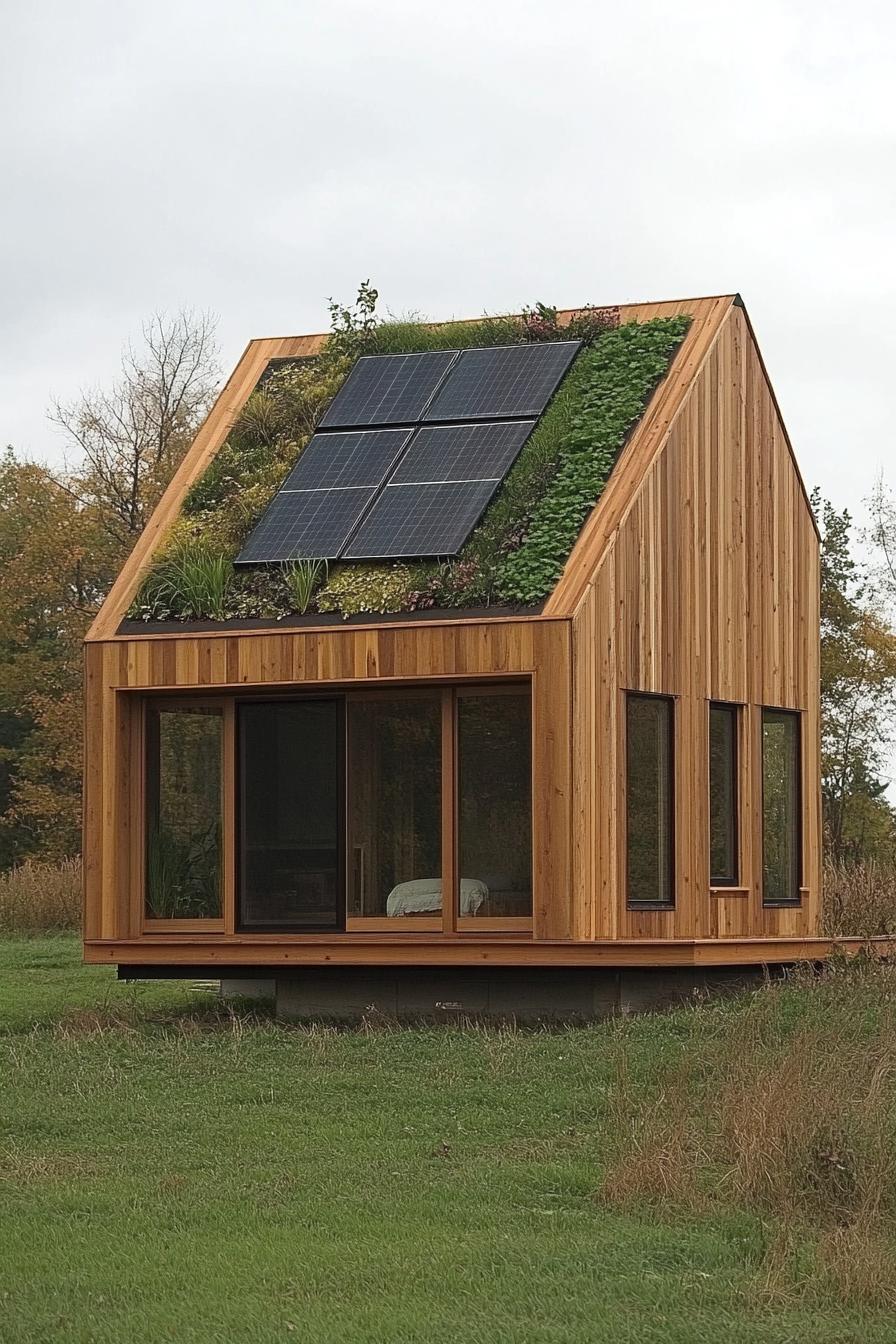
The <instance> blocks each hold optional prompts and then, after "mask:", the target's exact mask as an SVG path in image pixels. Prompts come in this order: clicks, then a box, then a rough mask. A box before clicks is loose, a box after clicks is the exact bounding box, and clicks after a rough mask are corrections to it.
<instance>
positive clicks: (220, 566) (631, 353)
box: [129, 282, 690, 621]
mask: <svg viewBox="0 0 896 1344" xmlns="http://www.w3.org/2000/svg"><path fill="white" fill-rule="evenodd" d="M377 299H378V296H377V293H376V290H375V289H373V288H371V286H370V284H369V282H365V283H364V284H363V285H362V286H361V287H360V289H359V292H358V297H357V300H356V302H355V303H354V304H353V305H351V306H349V307H344V306H342V305H340V304H337V303H335V302H332V301H331V303H330V317H331V333H330V336H329V338H328V340H327V341H326V343H325V344H324V346H323V348H322V350H321V352H320V354H318V355H317V356H315V357H313V358H309V359H301V360H295V361H289V362H285V363H284V364H282V365H280V366H273V367H271V368H269V370H268V372H267V373H266V375H264V376H263V377H262V379H261V381H260V383H259V385H258V387H256V389H255V391H254V392H253V393H252V394H251V395H250V397H249V398H248V400H247V402H246V404H245V406H244V407H243V409H242V411H241V413H240V415H239V416H238V418H237V420H236V422H235V423H234V425H233V428H232V430H231V432H230V434H229V436H228V438H227V441H226V442H225V443H224V445H223V446H222V447H221V449H220V451H219V452H218V454H217V456H216V457H215V458H214V460H213V461H212V462H211V463H210V464H209V466H208V468H207V469H206V471H205V473H204V475H203V476H202V477H201V478H200V479H199V480H198V481H197V482H195V483H194V485H193V486H192V487H191V489H190V490H189V492H188V494H187V496H186V498H185V500H184V504H183V508H182V510H181V515H180V517H179V518H178V519H177V521H176V522H175V523H174V525H173V526H172V527H171V529H170V530H169V533H168V535H167V536H166V538H165V541H164V544H163V547H162V550H161V552H160V554H159V555H158V556H157V558H156V560H155V562H154V564H153V566H152V567H151V569H150V571H149V573H148V574H147V576H146V579H145V580H144V583H143V585H142V587H141V590H140V592H139V594H138V596H137V598H136V599H135V602H134V604H133V606H132V608H131V612H130V613H129V614H130V616H131V618H132V619H139V620H144V621H157V620H171V619H174V620H190V619H196V618H205V619H212V620H224V619H234V618H245V617H261V618H266V619H269V620H279V619H281V618H283V617H285V616H288V615H294V614H302V613H304V612H308V611H312V610H317V611H319V612H336V613H341V614H342V615H344V616H346V617H347V616H351V615H356V614H360V613H364V612H369V613H386V612H396V611H415V610H422V609H425V608H435V607H438V608H442V607H470V606H487V605H492V604H508V603H511V604H523V605H532V604H536V603H538V602H540V601H542V600H543V599H544V598H545V597H546V596H547V595H548V594H549V593H550V591H551V590H552V588H553V587H554V585H555V583H556V581H557V579H558V577H559V575H560V573H561V571H562V569H563V565H564V564H565V561H566V558H567V556H568V555H569V552H570V550H571V549H572V546H573V545H574V543H575V540H576V537H577V536H578V533H579V531H580V529H581V527H582V524H583V523H584V521H585V519H586V517H587V516H588V513H589V512H590V510H591V508H592V507H593V505H594V504H595V503H596V501H597V500H598V498H599V497H600V493H601V491H602V490H603V487H604V485H605V484H606V481H607V479H608V477H609V474H610V472H611V470H612V468H613V465H614V463H615V461H616V458H617V457H618V455H619V452H620V450H621V448H622V447H623V445H624V443H625V441H626V438H627V436H628V434H629V432H630V430H631V428H632V427H633V425H634V424H635V423H636V422H637V421H638V420H639V419H640V417H641V415H642V414H643V412H644V409H645V407H646V405H647V402H648V401H649V399H650V396H651V393H652V392H653V389H654V388H655V386H656V385H657V383H658V382H659V381H660V380H661V379H662V377H663V376H664V375H665V373H666V371H667V370H668V367H669V364H670V362H671V360H672V357H673V356H674V354H675V351H676V350H677V348H678V346H679V344H680V343H681V341H682V339H683V338H684V335H685V332H686V331H687V328H688V325H689V321H690V319H689V318H687V317H672V318H656V319H653V320H652V321H649V322H644V323H628V324H626V325H624V326H620V325H619V317H618V310H616V309H601V308H594V307H590V306H586V307H585V308H582V309H581V310H579V312H578V313H577V315H576V316H575V317H574V318H573V320H572V322H570V323H567V324H566V325H561V324H560V323H559V321H558V317H557V311H556V309H554V308H551V307H549V306H547V305H545V304H536V305H535V306H534V307H533V308H524V309H523V311H522V313H521V314H520V315H519V316H513V317H488V316H486V317H483V318H481V319H479V320H478V321H474V322H447V323H442V324H439V325H430V324H428V323H426V322H424V321H423V320H422V319H418V318H416V317H411V318H402V319H399V320H394V319H393V320H388V321H380V320H379V319H378V317H377V313H376V304H377ZM570 338H576V339H581V340H582V341H583V342H584V348H583V350H582V351H581V353H580V354H579V355H578V357H577V358H576V360H575V362H574V363H573V365H572V367H571V369H570V371H569V373H568V374H567V376H566V378H565V379H564V380H563V382H562V383H561V385H560V387H559V389H558V391H557V393H556V395H555V396H554V398H553V400H552V401H551V403H550V405H549V406H548V409H547V411H546V412H545V414H544V415H543V416H542V418H541V420H540V421H539V422H538V424H537V426H536V428H535V430H534V431H533V433H532V435H531V436H530V438H529V439H528V441H527V442H526V443H525V445H524V446H523V449H522V451H521V452H520V455H519V457H518V458H517V459H516V462H515V463H514V465H513V467H512V468H511V470H510V472H509V473H508V475H507V478H506V479H505V481H504V482H503V484H502V485H501V487H500V489H499V490H498V492H497V494H496V495H495V497H494V499H493V500H492V502H491V504H490V506H489V508H488V509H487V511H486V513H485V515H484V517H483V518H482V520H481V521H480V523H479V524H478V526H477V527H476V529H475V530H474V532H473V533H472V535H471V536H470V538H469V540H468V541H467V542H466V544H465V545H464V547H463V549H462V550H461V552H460V554H459V555H458V556H457V557H455V558H453V559H450V560H446V561H443V562H435V561H421V562H416V563H414V562H410V563H408V562H401V563H399V562H385V563H376V564H370V563H349V562H343V563H338V564H333V565H331V566H330V567H327V566H326V565H323V564H320V565H315V564H314V563H313V562H312V563H311V564H310V565H302V566H300V567H299V569H298V570H297V569H296V568H295V567H294V566H269V567H264V568H259V569H252V570H244V569H241V570H236V569H234V566H233V560H234V557H235V556H236V555H237V553H238V552H239V550H240V547H241V545H242V543H243V541H244V540H245V538H246V537H247V536H248V534H249V532H250V531H251V530H252V528H253V527H254V526H255V524H256V522H257V521H258V519H259V517H260V516H261V514H262V513H263V512H264V510H265V509H266V507H267V505H268V504H269V503H270V501H271V499H272V498H273V496H274V495H275V494H276V492H277V490H278V489H279V488H280V486H281V485H282V483H283V481H284V480H285V478H286V476H287V475H288V474H289V472H290V471H291V470H292V468H293V467H294V466H295V462H296V459H297V458H298V456H299V454H300V453H301V452H302V450H303V449H304V447H305V445H306V444H307V443H308V441H309V439H310V438H311V435H312V434H313V432H314V429H315V426H316V424H317V423H318V421H319V419H320V416H321V415H322V413H323V411H324V409H325V408H326V406H327V405H328V404H329V402H330V400H331V399H332V397H333V396H334V395H335V393H336V391H337V390H338V389H339V387H340V386H341V384H342V382H343V380H344V379H345V377H346V375H347V374H348V372H349V370H350V368H351V367H352V365H353V363H354V362H355V360H356V359H357V358H358V356H359V355H361V354H396V353H403V352H407V351H416V350H438V349H456V348H459V347H460V348H468V347H474V346H490V345H508V344H516V343H523V342H530V341H552V340H569V339H570ZM191 558H192V559H193V560H194V561H195V563H192V564H191ZM197 573H198V574H199V575H200V576H204V577H200V579H199V580H198V581H197ZM203 582H205V583H206V592H205V595H204V593H203Z"/></svg>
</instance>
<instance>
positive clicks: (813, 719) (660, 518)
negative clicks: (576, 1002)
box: [573, 306, 821, 938]
mask: <svg viewBox="0 0 896 1344" xmlns="http://www.w3.org/2000/svg"><path fill="white" fill-rule="evenodd" d="M632 446H633V445H630V447H632ZM636 451H637V449H636ZM622 465H623V464H622V463H620V466H622ZM602 509H603V503H602V504H601V505H599V506H598V508H597V509H596V510H595V512H594V514H593V515H592V520H593V521H595V520H597V519H599V516H600V514H601V511H602ZM592 541H593V543H594V545H595V559H596V565H595V569H594V571H593V573H592V575H591V578H590V581H589V582H588V583H587V584H586V586H585V588H584V590H583V594H582V597H581V600H580V604H579V607H578V610H577V612H576V615H575V618H574V622H573V630H574V634H573V687H574V691H573V694H574V700H573V719H574V730H573V731H574V747H573V779H574V794H573V816H574V818H575V842H574V845H573V863H574V886H575V892H576V896H575V901H576V904H577V906H578V907H579V908H580V909H581V910H582V912H583V921H584V923H585V925H586V926H587V929H588V931H589V936H591V937H596V938H633V937H640V938H665V937H675V938H743V937H747V936H770V937H799V936H808V935H812V934H815V933H817V931H818V927H819V918H820V845H821V835H820V795H819V783H818V781H819V757H818V735H819V703H818V676H819V647H818V621H819V611H818V601H819V597H818V583H819V572H818V544H817V534H816V530H815V524H814V520H813V518H812V515H811V511H810V509H809V507H808V503H807V500H806V497H805V492H804V490H803V487H802V482H801V481H800V479H799V476H798V473H797V472H796V470H795V468H794V465H793V459H792V455H791V451H790V445H789V443H788V442H787V439H786V435H785V433H784V428H783V425H782V423H781V420H780V415H779V412H778V409H777V406H776V404H775V401H774V398H773V396H772V393H771V389H770V387H769V385H768V380H767V378H766V375H765V370H764V368H763V366H762V363H761V360H760V359H759V355H758V350H757V348H756V345H755V342H754V339H753V336H752V332H751V330H750V328H749V325H748V323H747V321H746V315H745V314H744V312H743V310H742V309H741V308H740V307H737V306H729V307H728V309H727V310H726V312H725V314H724V318H723V320H722V322H721V323H720V324H719V325H718V326H717V327H716V328H715V334H714V336H713V338H712V341H711V342H710V344H709V345H708V347H707V348H706V349H705V350H704V351H703V353H702V356H701V360H700V372H699V373H698V374H697V376H696V378H695V380H694V382H693V383H692V385H691V387H690V389H689V390H688V392H687V395H686V396H685V398H684V400H683V401H682V404H681V405H680V407H679V408H678V411H677V412H676V415H675V418H674V421H673V423H672V425H671V428H670V430H669V433H668V435H667V436H666V438H665V441H664V442H663V444H662V446H661V447H660V448H659V450H658V451H657V452H656V453H655V454H654V455H653V457H652V460H651V463H650V465H649V466H648V467H647V468H646V469H645V470H644V472H643V474H642V476H641V478H640V483H639V484H637V485H636V486H633V488H632V489H631V490H630V491H629V492H628V498H627V501H626V503H625V507H620V508H619V510H618V514H616V515H614V526H613V527H612V528H610V529H609V530H600V531H598V530H597V529H595V530H594V532H593V536H592ZM626 690H633V691H653V692H657V693H661V694H665V695H670V696H674V697H675V718H676V737H675V744H676V751H675V792H676V808H675V831H676V862H675V888H676V905H675V909H674V910H632V909H627V908H626V901H625V796H624V795H625V778H624V760H623V752H624V735H623V732H622V716H623V713H624V692H625V691H626ZM711 700H724V701H731V702H734V703H737V704H742V705H744V706H745V709H744V711H743V714H742V716H741V735H740V744H739V745H740V753H739V762H740V763H739V777H740V783H741V798H740V822H741V825H740V851H741V852H740V870H741V878H740V881H741V884H742V885H743V886H744V887H745V888H747V889H748V897H747V899H744V897H743V895H740V894H739V893H735V892H732V893H731V894H730V895H727V896H726V895H725V893H724V891H722V890H720V891H717V892H716V893H715V894H714V895H713V896H712V897H711V896H710V884H709V811H708V800H709V792H708V779H707V773H708V767H707V762H708V709H709V702H710V701H711ZM763 705H768V706H773V707H778V708H785V709H795V710H799V711H800V712H801V718H802V729H803V731H802V738H803V779H804V790H803V874H804V875H803V883H804V888H805V894H804V896H803V899H802V902H801V905H800V906H799V907H788V908H786V909H781V908H777V909H776V908H766V907H763V905H762V890H761V868H762V817H761V798H762V788H761V755H760V737H761V707H762V706H763ZM595 781H597V784H596V786H595V783H594V782H595Z"/></svg>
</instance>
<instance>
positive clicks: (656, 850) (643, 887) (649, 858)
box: [626, 694, 673, 906]
mask: <svg viewBox="0 0 896 1344" xmlns="http://www.w3.org/2000/svg"><path fill="white" fill-rule="evenodd" d="M672 713H673V710H672V701H671V700H670V699H669V698H667V697H666V696H661V695H634V694H629V695H628V696H627V697H626V866H627V888H628V900H629V904H630V905H663V906H671V905H672V903H673V875H672V864H673V841H672V826H673V810H672V809H673V792H672Z"/></svg>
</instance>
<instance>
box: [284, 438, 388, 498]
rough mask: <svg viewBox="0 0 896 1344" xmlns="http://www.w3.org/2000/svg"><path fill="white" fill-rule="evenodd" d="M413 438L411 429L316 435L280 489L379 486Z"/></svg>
mask: <svg viewBox="0 0 896 1344" xmlns="http://www.w3.org/2000/svg"><path fill="white" fill-rule="evenodd" d="M410 437H411V430H409V429H363V430H361V431H355V432H354V433H336V434H315V435H314V437H313V438H312V440H311V442H310V443H309V444H308V446H307V447H306V449H305V451H304V452H303V453H302V455H301V457H300V458H299V460H298V462H297V463H296V465H295V466H294V467H293V469H292V471H291V472H290V474H289V476H288V477H287V478H286V480H285V481H284V483H283V485H282V486H281V489H283V490H324V489H326V488H328V487H333V486H336V487H343V486H347V485H379V484H380V482H381V481H383V480H385V478H386V476H387V475H388V473H389V470H390V468H391V467H392V465H393V463H394V462H395V459H396V458H397V457H398V455H399V453H400V452H401V450H402V448H404V446H405V444H406V443H407V441H408V439H409V438H410Z"/></svg>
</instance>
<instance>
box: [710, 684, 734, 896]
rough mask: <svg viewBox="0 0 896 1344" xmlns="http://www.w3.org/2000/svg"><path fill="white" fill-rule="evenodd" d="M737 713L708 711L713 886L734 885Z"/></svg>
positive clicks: (722, 708) (717, 708)
mask: <svg viewBox="0 0 896 1344" xmlns="http://www.w3.org/2000/svg"><path fill="white" fill-rule="evenodd" d="M736 771H737V710H736V708H735V707H734V706H733V705H710V709H709V872H710V878H711V880H712V881H713V882H736V881H737V777H736Z"/></svg>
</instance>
